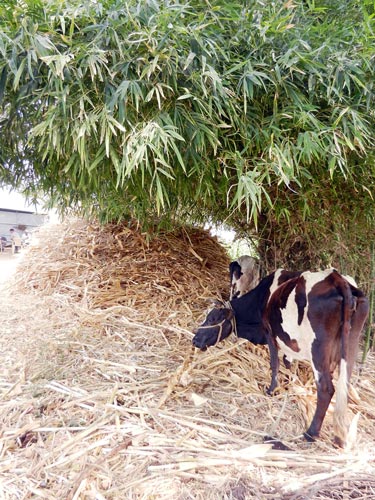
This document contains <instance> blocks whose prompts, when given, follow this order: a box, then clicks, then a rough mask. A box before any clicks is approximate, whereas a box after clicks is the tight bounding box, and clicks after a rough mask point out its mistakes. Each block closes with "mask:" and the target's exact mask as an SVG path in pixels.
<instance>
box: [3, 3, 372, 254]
mask: <svg viewBox="0 0 375 500" xmlns="http://www.w3.org/2000/svg"><path fill="white" fill-rule="evenodd" d="M348 19H350V22H348ZM374 22H375V21H374V7H373V3H371V2H370V1H369V0H364V1H361V2H358V1H357V0H349V1H347V2H341V1H338V0H335V1H329V2H328V0H327V1H325V0H322V1H320V2H319V3H318V2H314V1H309V2H306V1H302V0H296V1H288V2H285V1H281V0H276V1H275V2H263V1H260V0H259V1H254V2H230V1H229V0H221V1H218V0H214V1H211V2H207V3H206V2H198V1H196V0H191V1H190V2H189V1H183V2H177V3H176V2H170V1H168V0H166V1H161V0H152V1H149V0H127V1H121V2H120V1H116V0H106V1H105V2H102V3H99V2H91V1H83V2H81V1H80V2H78V1H76V0H66V1H63V2H61V1H60V0H59V1H57V0H48V1H35V0H22V1H21V0H6V1H5V2H2V4H1V5H0V102H1V106H2V110H1V115H0V183H2V184H11V185H13V186H14V187H20V186H21V187H23V189H25V192H26V193H29V194H30V195H31V196H37V195H38V194H39V193H43V194H45V195H47V196H48V197H49V199H50V202H51V204H54V205H56V206H58V207H59V208H60V210H61V211H62V212H64V213H65V212H66V211H67V210H71V209H74V210H77V211H79V212H81V213H83V214H86V215H90V214H95V215H98V216H99V217H100V218H101V220H103V221H108V220H113V219H117V220H120V219H124V218H128V217H135V218H137V219H138V220H140V221H141V223H142V224H144V225H146V224H147V222H148V221H150V222H152V223H153V222H154V221H155V220H157V221H158V223H159V224H162V225H166V224H171V225H173V224H176V223H178V222H180V221H190V222H204V221H207V220H211V221H214V222H226V223H228V224H230V225H232V226H235V227H236V228H237V229H238V230H239V231H245V230H246V232H247V233H249V232H254V231H255V230H256V229H259V230H260V232H261V234H262V237H263V239H262V240H261V241H262V242H264V247H262V245H261V244H260V245H259V251H260V252H261V253H262V255H264V257H265V258H268V259H269V260H270V262H271V261H272V263H273V264H275V263H279V262H280V260H289V261H291V262H293V259H294V257H295V256H296V252H292V255H291V256H289V257H288V255H287V252H286V251H284V254H283V256H281V257H280V256H279V257H278V256H276V255H268V252H269V250H268V248H269V247H271V246H274V247H275V248H281V247H282V243H283V241H282V238H283V235H285V234H287V239H288V238H289V241H293V239H295V240H296V241H297V239H298V238H299V239H300V240H301V238H302V239H303V238H304V239H305V242H304V244H301V243H299V245H300V247H301V248H302V249H303V248H305V250H308V251H309V250H310V247H312V246H313V245H310V243H311V242H314V241H316V242H318V241H319V242H320V249H318V251H317V254H318V257H317V258H316V261H318V260H320V261H321V262H323V261H324V262H327V263H329V261H332V260H333V256H332V255H331V254H329V252H328V253H327V249H326V245H325V244H324V242H323V241H322V240H323V238H319V235H324V234H327V235H329V238H331V241H336V240H340V242H343V241H344V243H345V244H349V240H350V237H348V236H345V233H346V231H347V226H348V224H349V225H351V227H353V226H354V221H355V222H356V230H357V231H359V232H360V235H361V238H362V239H361V243H360V248H361V249H360V251H361V252H362V246H365V245H366V242H365V240H366V237H367V235H368V234H373V230H374V210H373V198H372V196H373V195H372V193H373V192H374V187H375V168H374V147H375V140H374V139H375V137H374V136H375V134H374V130H375V129H374V123H375V122H374V113H373V109H374V83H373V82H374V81H375V79H374V76H375V75H374V65H373V64H372V61H373V58H374V51H375V48H374V44H373V43H372V39H373V32H374ZM348 217H349V219H350V221H349V222H348ZM295 221H296V222H298V223H296V224H295V227H294V223H295ZM332 221H333V223H334V224H333V225H334V227H331V226H332ZM345 238H346V239H345ZM352 239H353V238H352ZM287 246H288V243H285V247H287ZM363 251H364V250H363ZM295 260H296V264H297V260H298V259H295Z"/></svg>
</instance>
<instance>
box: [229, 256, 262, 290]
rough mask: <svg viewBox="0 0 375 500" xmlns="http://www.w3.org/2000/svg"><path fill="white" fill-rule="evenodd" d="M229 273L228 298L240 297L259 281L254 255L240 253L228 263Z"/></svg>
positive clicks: (257, 266)
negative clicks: (240, 254) (239, 255)
mask: <svg viewBox="0 0 375 500" xmlns="http://www.w3.org/2000/svg"><path fill="white" fill-rule="evenodd" d="M229 275H230V299H233V298H234V297H237V298H239V297H242V295H245V293H247V292H249V291H250V290H252V289H253V288H255V287H256V286H257V285H258V283H259V280H260V265H259V262H258V260H257V259H255V258H254V257H250V256H249V255H242V256H241V257H238V259H237V260H234V261H233V262H231V263H230V264H229Z"/></svg>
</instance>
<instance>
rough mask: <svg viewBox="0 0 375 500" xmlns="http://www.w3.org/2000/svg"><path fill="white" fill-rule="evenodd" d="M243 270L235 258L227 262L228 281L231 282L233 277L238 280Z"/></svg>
mask: <svg viewBox="0 0 375 500" xmlns="http://www.w3.org/2000/svg"><path fill="white" fill-rule="evenodd" d="M242 274H243V272H242V271H241V266H240V265H239V263H238V262H237V261H236V260H235V261H234V262H231V263H230V264H229V275H230V282H231V283H232V281H233V277H235V278H236V280H239V279H240V278H241V276H242Z"/></svg>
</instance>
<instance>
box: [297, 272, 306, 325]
mask: <svg viewBox="0 0 375 500" xmlns="http://www.w3.org/2000/svg"><path fill="white" fill-rule="evenodd" d="M295 301H296V304H297V310H298V324H299V325H300V324H301V323H302V320H303V316H304V314H305V308H306V305H307V297H306V280H305V278H303V277H301V278H300V279H299V280H298V281H297V285H296V291H295Z"/></svg>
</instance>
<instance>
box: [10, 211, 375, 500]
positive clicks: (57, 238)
mask: <svg viewBox="0 0 375 500" xmlns="http://www.w3.org/2000/svg"><path fill="white" fill-rule="evenodd" d="M227 266H228V256H227V254H226V252H225V250H224V249H223V248H222V247H221V245H220V244H219V243H218V242H217V240H216V239H215V238H212V237H211V236H210V235H209V234H208V233H207V232H206V231H202V230H198V229H183V230H178V231H176V232H175V233H172V234H160V235H158V236H157V237H155V238H152V239H150V240H148V238H147V235H145V234H142V233H141V232H140V231H139V230H138V229H137V227H136V226H134V225H132V224H125V225H121V226H117V225H109V226H106V227H104V228H101V227H100V226H99V225H97V224H95V223H86V222H83V221H80V220H75V221H67V222H65V223H63V224H60V225H56V226H46V227H44V228H42V229H41V231H40V232H39V235H38V239H37V241H36V242H35V245H34V246H32V247H31V248H30V249H29V250H28V251H27V252H26V253H25V254H24V255H23V258H22V262H20V264H19V268H18V273H17V275H16V277H15V280H14V282H13V283H11V284H10V285H9V287H8V288H7V289H6V290H3V292H2V294H1V297H2V299H3V300H2V306H1V308H2V314H3V316H4V321H3V323H2V325H1V327H0V328H1V330H0V333H1V338H0V342H1V349H2V350H1V352H2V353H3V355H2V365H1V372H2V384H1V389H2V400H1V403H0V418H1V422H2V436H1V449H0V458H1V462H0V498H5V499H9V500H10V499H12V500H13V499H15V498H22V499H26V498H48V499H56V500H57V499H59V500H61V499H64V500H65V499H70V500H73V499H74V500H78V499H82V500H86V499H87V500H88V499H98V500H102V499H106V500H107V499H108V500H109V499H138V498H141V499H181V500H182V499H188V498H194V499H202V500H203V499H205V500H206V499H208V500H210V499H247V498H257V499H260V498H272V499H274V498H285V499H292V498H294V499H305V498H317V499H323V498H375V479H374V477H375V474H374V473H375V453H374V437H373V436H374V431H375V418H374V417H375V388H374V384H373V366H374V359H373V356H372V355H370V357H369V358H368V361H367V363H366V365H365V366H363V367H362V373H361V375H360V376H359V373H358V371H357V373H356V376H355V377H354V387H355V388H354V389H353V391H352V399H351V402H350V412H351V417H352V419H353V426H352V433H351V436H352V440H354V442H353V443H352V448H351V450H350V451H349V450H346V451H344V452H343V451H341V450H337V449H335V448H334V447H333V445H332V411H329V413H328V415H327V417H326V421H325V424H324V427H323V431H322V438H321V440H319V441H317V442H316V443H314V444H307V443H305V442H304V441H303V440H302V432H303V431H304V430H305V428H306V425H307V423H308V422H309V420H310V419H311V416H312V412H313V411H314V408H315V402H316V392H315V387H314V382H313V379H312V375H311V372H310V369H309V368H308V367H307V366H305V365H303V364H300V365H298V366H295V367H294V369H293V371H292V372H291V373H290V372H287V371H283V379H284V380H283V384H282V386H281V388H280V390H279V392H278V394H277V395H275V396H274V397H272V398H270V397H268V396H266V395H265V387H266V386H267V384H268V383H269V378H270V373H269V359H268V352H267V349H266V348H264V347H255V346H252V345H251V344H250V343H248V342H245V341H238V342H236V341H235V339H233V338H232V339H227V340H226V341H225V342H223V343H222V344H221V345H220V346H216V347H214V348H211V349H209V350H208V351H206V352H204V353H201V352H195V350H194V349H193V348H192V346H191V338H192V333H191V330H192V328H193V327H194V326H196V325H197V324H198V323H199V322H200V321H201V320H202V318H203V317H204V313H205V310H206V309H207V298H210V297H215V296H216V297H220V296H224V297H225V296H227V293H228V288H229V287H228V275H227ZM5 312H6V314H5ZM357 420H358V433H357V436H356V434H355V428H356V423H357ZM269 435H271V436H272V437H274V438H275V439H277V440H278V441H280V443H277V446H278V448H279V449H273V448H272V444H267V443H265V442H264V439H265V437H266V436H269ZM355 436H356V437H355Z"/></svg>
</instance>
